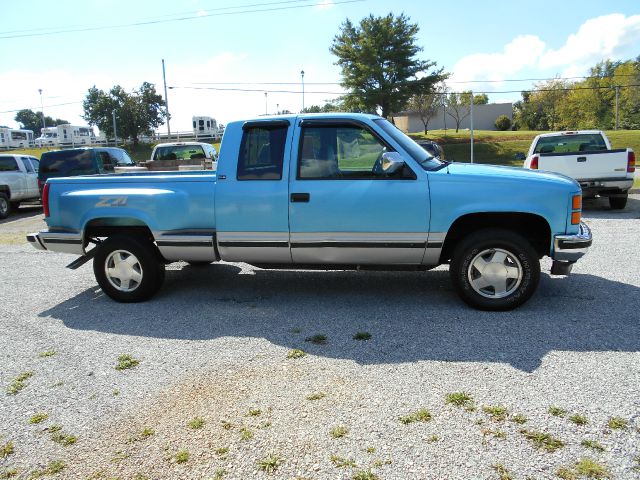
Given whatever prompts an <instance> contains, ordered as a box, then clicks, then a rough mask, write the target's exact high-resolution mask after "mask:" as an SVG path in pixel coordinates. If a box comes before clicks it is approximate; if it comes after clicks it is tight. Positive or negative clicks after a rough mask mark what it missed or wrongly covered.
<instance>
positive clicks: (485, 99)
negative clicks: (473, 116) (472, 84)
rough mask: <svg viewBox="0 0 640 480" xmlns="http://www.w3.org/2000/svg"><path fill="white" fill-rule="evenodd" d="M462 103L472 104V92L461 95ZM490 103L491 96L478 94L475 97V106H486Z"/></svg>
mask: <svg viewBox="0 0 640 480" xmlns="http://www.w3.org/2000/svg"><path fill="white" fill-rule="evenodd" d="M460 103H461V104H463V105H470V104H471V90H467V91H465V92H461V93H460ZM487 103H489V96H488V95H487V94H486V93H476V94H474V95H473V104H474V105H486V104H487Z"/></svg>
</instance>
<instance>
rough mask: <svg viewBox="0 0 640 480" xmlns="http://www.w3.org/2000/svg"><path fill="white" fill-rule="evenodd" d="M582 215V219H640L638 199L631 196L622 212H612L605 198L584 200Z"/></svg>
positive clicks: (636, 196) (639, 201)
mask: <svg viewBox="0 0 640 480" xmlns="http://www.w3.org/2000/svg"><path fill="white" fill-rule="evenodd" d="M582 207H583V210H582V215H583V217H584V218H587V219H589V218H609V219H638V218H640V199H639V198H638V195H632V196H630V197H629V199H628V200H627V206H626V207H625V208H624V209H623V210H612V209H611V207H610V206H609V200H608V199H607V198H602V197H598V198H585V199H584V201H583V206H582Z"/></svg>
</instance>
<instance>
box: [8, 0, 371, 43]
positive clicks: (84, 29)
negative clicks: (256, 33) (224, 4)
mask: <svg viewBox="0 0 640 480" xmlns="http://www.w3.org/2000/svg"><path fill="white" fill-rule="evenodd" d="M291 1H308V0H291ZM365 1H366V0H341V1H337V2H334V3H333V5H342V4H347V3H357V2H365ZM278 3H283V2H275V3H271V4H265V5H274V4H278ZM315 6H317V4H316V3H310V4H306V5H290V6H285V7H273V8H262V9H249V10H238V11H235V12H224V13H207V14H204V15H201V14H198V13H196V14H194V15H189V16H185V17H177V18H169V19H164V20H147V21H139V22H132V23H122V24H118V25H104V26H94V27H82V28H69V29H63V30H55V31H51V32H44V33H24V34H18V35H4V36H0V40H3V39H8V38H22V37H41V36H47V35H58V34H61V33H76V32H92V31H96V30H108V29H113V28H126V27H139V26H143V25H156V24H160V23H169V22H181V21H185V20H195V19H198V18H207V17H222V16H229V15H241V14H246V13H261V12H275V11H282V10H293V9H300V8H309V7H315Z"/></svg>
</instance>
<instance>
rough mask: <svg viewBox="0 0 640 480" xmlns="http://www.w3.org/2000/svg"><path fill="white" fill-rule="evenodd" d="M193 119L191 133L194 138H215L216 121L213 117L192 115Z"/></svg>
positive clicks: (216, 134) (216, 133)
mask: <svg viewBox="0 0 640 480" xmlns="http://www.w3.org/2000/svg"><path fill="white" fill-rule="evenodd" d="M191 120H192V121H193V135H194V136H195V137H196V138H199V137H207V138H217V137H218V135H219V133H218V122H216V119H215V118H213V117H192V118H191Z"/></svg>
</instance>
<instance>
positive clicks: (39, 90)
mask: <svg viewBox="0 0 640 480" xmlns="http://www.w3.org/2000/svg"><path fill="white" fill-rule="evenodd" d="M38 93H40V113H41V114H42V134H43V135H44V129H45V128H47V124H46V122H45V121H44V103H42V89H41V88H39V89H38ZM617 98H618V97H616V99H617ZM617 106H618V103H617V100H616V111H617Z"/></svg>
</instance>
